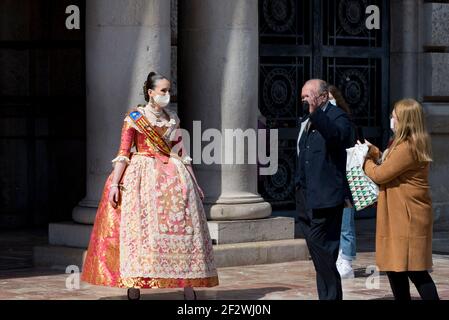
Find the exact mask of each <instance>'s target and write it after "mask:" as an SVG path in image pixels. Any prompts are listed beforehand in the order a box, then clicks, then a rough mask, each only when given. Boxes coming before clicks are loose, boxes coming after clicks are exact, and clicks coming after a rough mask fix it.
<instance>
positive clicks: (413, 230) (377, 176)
mask: <svg viewBox="0 0 449 320" xmlns="http://www.w3.org/2000/svg"><path fill="white" fill-rule="evenodd" d="M391 124H392V125H391V128H392V130H393V131H394V133H395V135H394V138H393V142H392V144H391V147H390V148H389V149H387V150H386V151H385V152H384V154H383V155H382V154H381V153H380V151H379V149H378V148H377V147H375V146H373V145H371V144H370V143H369V142H367V143H368V144H369V146H370V150H369V152H368V156H367V159H366V162H365V165H364V169H365V173H366V174H367V176H369V177H370V178H371V179H372V180H373V181H374V182H375V183H377V184H378V185H380V192H379V198H378V206H377V227H376V263H377V266H378V267H379V269H380V271H386V272H387V275H388V279H389V281H390V285H391V288H392V291H393V295H394V297H395V299H397V300H400V299H401V300H402V299H407V300H410V287H409V281H408V279H409V278H410V280H411V281H412V282H413V283H414V284H415V286H416V288H417V289H418V292H419V294H420V296H421V298H422V299H429V300H431V299H438V293H437V290H436V287H435V284H434V282H433V280H432V278H431V277H430V275H429V272H428V270H429V269H431V268H432V224H433V216H432V202H431V198H430V187H429V182H428V176H429V165H430V162H431V161H432V159H431V145H430V138H429V135H428V133H427V132H426V129H425V124H424V113H423V109H422V106H421V105H420V104H419V103H418V102H417V101H415V100H412V99H406V100H401V101H399V102H397V103H396V104H395V106H394V110H393V112H392V119H391Z"/></svg>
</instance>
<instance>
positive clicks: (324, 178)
mask: <svg viewBox="0 0 449 320" xmlns="http://www.w3.org/2000/svg"><path fill="white" fill-rule="evenodd" d="M301 99H302V102H303V103H304V106H305V108H306V109H307V111H308V113H309V114H308V115H307V116H306V117H304V118H303V122H302V124H301V131H300V135H299V137H298V146H297V147H298V148H297V154H298V158H297V159H298V166H297V168H298V169H297V171H296V179H295V181H296V189H297V190H298V191H299V192H300V195H301V196H303V198H304V202H305V208H306V210H305V212H300V213H299V224H300V227H301V229H302V231H303V233H304V236H305V238H306V242H307V246H308V248H309V252H310V255H311V257H312V261H313V264H314V266H315V270H316V282H317V288H318V296H319V298H320V300H341V299H342V298H343V293H342V288H341V278H340V274H339V273H338V270H337V268H336V265H335V262H336V261H337V258H338V250H339V245H340V231H341V220H342V215H343V207H344V201H345V196H346V195H347V191H348V189H347V182H346V148H349V147H351V146H350V144H351V130H352V129H351V124H350V120H349V118H348V116H347V114H346V113H345V112H344V111H343V110H341V109H340V108H339V107H337V106H334V105H332V104H331V103H329V92H328V89H327V83H326V82H325V81H323V80H319V79H313V80H309V81H307V82H306V83H305V85H304V87H303V88H302V93H301Z"/></svg>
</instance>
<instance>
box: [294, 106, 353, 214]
mask: <svg viewBox="0 0 449 320" xmlns="http://www.w3.org/2000/svg"><path fill="white" fill-rule="evenodd" d="M308 118H309V119H310V122H311V125H310V128H309V130H308V131H304V133H303V134H302V137H301V139H300V141H299V155H298V158H297V160H298V162H297V170H296V177H295V182H296V187H297V188H298V187H299V188H301V189H302V192H303V195H304V198H305V202H306V207H307V209H322V208H330V207H335V206H338V205H341V204H343V203H344V199H345V197H347V196H348V183H347V180H346V148H350V147H351V146H352V131H353V129H352V125H351V122H350V120H349V118H348V115H347V114H346V113H345V112H344V111H343V110H342V109H340V108H339V107H337V106H334V105H332V104H330V103H329V104H328V106H327V108H326V110H325V111H323V110H322V109H321V108H318V109H317V110H315V111H314V112H313V113H312V114H310V115H309V116H308ZM306 119H307V118H306ZM306 119H304V120H306Z"/></svg>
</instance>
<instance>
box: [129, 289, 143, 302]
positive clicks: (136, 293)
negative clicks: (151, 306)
mask: <svg viewBox="0 0 449 320" xmlns="http://www.w3.org/2000/svg"><path fill="white" fill-rule="evenodd" d="M128 300H140V290H139V289H137V288H129V289H128Z"/></svg>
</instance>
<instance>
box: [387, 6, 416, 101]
mask: <svg viewBox="0 0 449 320" xmlns="http://www.w3.org/2000/svg"><path fill="white" fill-rule="evenodd" d="M421 3H422V1H420V0H393V1H390V13H391V17H390V22H391V33H390V34H391V36H390V101H391V102H395V101H397V100H400V99H402V98H404V97H415V98H418V97H420V96H421V82H420V78H419V74H420V61H421V57H422V51H423V50H422V32H421V31H420V30H421V27H420V22H421V11H422V5H421Z"/></svg>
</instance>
